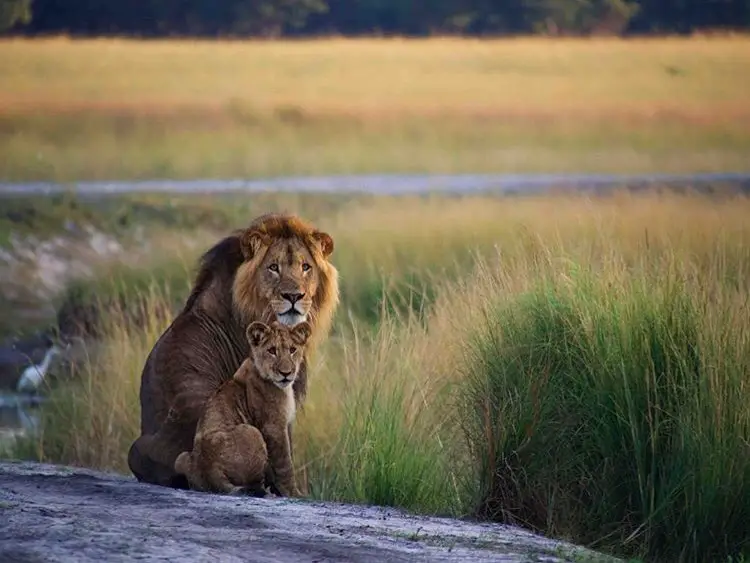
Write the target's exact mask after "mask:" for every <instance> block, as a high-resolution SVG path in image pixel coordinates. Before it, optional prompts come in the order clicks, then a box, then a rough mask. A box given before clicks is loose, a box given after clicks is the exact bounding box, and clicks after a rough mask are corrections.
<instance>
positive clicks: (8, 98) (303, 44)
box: [0, 37, 750, 181]
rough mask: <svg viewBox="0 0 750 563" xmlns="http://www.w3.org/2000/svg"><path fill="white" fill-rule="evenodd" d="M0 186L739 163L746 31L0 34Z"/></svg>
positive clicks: (748, 62)
mask: <svg viewBox="0 0 750 563" xmlns="http://www.w3.org/2000/svg"><path fill="white" fill-rule="evenodd" d="M0 53H1V54H2V56H0V74H2V76H3V77H4V82H3V84H4V87H3V91H2V92H1V93H0V108H2V110H0V178H2V179H6V180H18V181H21V180H39V179H53V180H62V181H65V180H81V179H113V178H117V179H125V178H158V177H169V178H195V177H237V176H242V177H266V176H278V175H287V174H336V173H358V172H531V171H547V172H565V171H567V172H584V171H591V172H596V171H599V172H607V171H609V172H649V171H655V172H708V171H726V170H746V169H747V164H746V163H747V159H748V155H749V154H750V135H748V133H747V131H748V130H749V129H750V128H749V127H748V125H749V124H750V111H749V110H748V106H747V102H746V99H745V98H746V92H747V79H746V78H745V77H746V76H747V75H748V74H749V73H750V40H748V38H746V37H734V38H712V39H709V38H691V39H675V38H672V39H649V40H629V41H620V40H612V39H593V40H574V39H562V40H560V39H557V40H552V39H543V38H534V39H512V40H494V41H477V40H460V39H431V40H322V41H297V42H207V41H203V42H201V41H198V42H188V41H148V42H145V41H144V42H138V41H124V40H91V41H70V40H65V39H52V40H36V41H24V40H5V41H0Z"/></svg>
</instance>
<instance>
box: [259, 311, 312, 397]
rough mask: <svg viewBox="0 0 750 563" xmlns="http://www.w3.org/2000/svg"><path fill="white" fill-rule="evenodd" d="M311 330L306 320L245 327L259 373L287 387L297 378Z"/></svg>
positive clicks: (276, 383) (280, 387) (271, 381)
mask: <svg viewBox="0 0 750 563" xmlns="http://www.w3.org/2000/svg"><path fill="white" fill-rule="evenodd" d="M311 333H312V328H311V327H310V324H309V323H307V322H301V323H299V324H297V325H295V326H293V327H290V326H288V325H284V324H281V323H279V322H277V321H275V322H273V323H271V326H268V325H266V324H264V323H262V322H257V321H256V322H254V323H251V324H250V326H248V327H247V340H248V342H249V343H250V357H251V358H252V360H253V363H254V364H255V367H256V369H257V370H258V373H259V374H260V376H261V377H262V378H263V379H265V380H266V381H269V382H270V383H273V384H274V385H276V387H278V388H279V389H286V388H287V387H289V386H290V385H292V383H294V380H295V379H296V377H297V373H298V372H299V367H300V365H301V364H302V360H303V358H304V347H305V344H307V340H308V338H310V334H311Z"/></svg>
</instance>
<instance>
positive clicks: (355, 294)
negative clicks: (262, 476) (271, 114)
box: [35, 193, 750, 561]
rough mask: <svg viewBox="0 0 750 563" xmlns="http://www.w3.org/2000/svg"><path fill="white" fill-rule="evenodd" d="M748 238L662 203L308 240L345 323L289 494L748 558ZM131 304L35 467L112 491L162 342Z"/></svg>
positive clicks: (381, 206) (690, 557)
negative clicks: (65, 469)
mask: <svg viewBox="0 0 750 563" xmlns="http://www.w3.org/2000/svg"><path fill="white" fill-rule="evenodd" d="M749 215H750V201H749V200H748V199H747V198H743V197H715V198H709V197H706V196H698V195H675V194H668V193H661V194H658V193H656V194H641V195H628V194H617V195H615V196H614V197H595V198H586V197H583V196H576V197H562V196H547V197H538V198H523V199H521V198H512V199H491V198H476V199H475V198H466V199H438V198H434V199H428V200H425V199H417V198H414V199H409V198H400V199H397V200H391V201H382V202H369V203H367V204H363V203H358V202H353V203H351V204H350V205H349V206H347V207H346V208H344V209H341V210H340V211H338V212H337V213H336V214H335V215H334V216H332V217H329V219H328V220H327V221H326V222H325V223H324V224H325V226H326V228H327V230H329V232H331V233H332V234H333V236H334V239H335V240H336V252H335V257H336V260H337V262H336V263H337V265H338V266H339V267H340V269H341V272H342V281H343V282H344V300H343V302H342V306H341V309H340V311H339V315H338V317H337V323H336V330H335V331H334V334H333V336H332V337H331V338H330V339H329V341H328V342H327V343H326V344H325V345H324V346H323V347H321V349H320V350H319V351H318V353H317V354H318V355H317V356H316V358H315V363H314V369H313V374H312V380H311V385H310V394H309V397H308V400H307V402H306V404H305V407H304V409H303V410H302V411H301V412H300V413H299V415H298V419H297V422H296V423H295V431H294V432H295V463H296V466H297V470H298V475H299V478H300V480H301V481H302V486H303V489H305V490H306V491H307V493H308V494H309V495H310V496H312V497H315V498H321V499H335V500H343V501H354V502H368V503H377V504H386V505H395V506H402V507H406V508H409V509H411V510H415V511H420V512H428V513H440V514H453V515H477V516H480V517H484V518H490V519H493V520H501V521H506V522H513V523H516V524H521V525H523V526H527V527H530V528H532V529H535V530H539V531H542V532H544V533H546V534H549V535H551V536H556V537H564V538H568V539H571V540H573V541H576V542H578V543H582V544H586V545H589V546H593V547H596V548H598V549H601V550H605V551H609V552H612V553H616V554H619V555H625V556H637V557H642V558H645V559H647V560H649V561H707V560H726V558H727V557H729V556H736V557H739V556H742V555H743V554H744V556H745V557H747V556H748V555H750V533H749V532H748V528H747V524H746V523H747V522H748V521H750V513H749V512H748V511H749V510H750V508H749V507H750V450H748V444H749V443H750V408H749V407H748V406H747V401H746V396H747V390H748V385H750V383H749V380H748V377H750V373H749V372H748V370H749V369H750V367H749V366H750V320H749V319H750V302H749V295H750V286H749V285H748V280H749V279H750V224H748V222H747V220H746V218H747V217H748V216H749ZM414 279H419V280H420V283H412V282H413V280H414ZM405 280H406V281H405ZM410 284H411V286H412V289H413V290H411V289H410V290H409V291H406V292H405V291H404V288H405V287H406V288H408V287H410ZM421 288H427V291H426V292H425V291H422V289H421ZM394 292H395V296H394ZM409 292H410V293H409ZM376 295H377V296H384V297H385V301H383V300H382V299H378V298H376V297H375V296H376ZM405 295H407V296H409V299H411V300H412V301H408V300H407V301H406V303H408V304H409V306H408V307H404V306H403V304H404V301H403V299H404V296H405ZM392 298H393V299H392ZM145 302H146V306H147V310H148V311H152V312H153V313H154V314H151V315H148V317H149V318H151V319H157V321H155V322H150V323H147V326H146V327H145V328H144V329H141V328H139V327H136V326H133V325H129V324H128V323H127V322H123V321H122V318H123V317H122V315H121V314H120V313H119V312H118V311H116V310H115V311H113V312H112V314H111V315H110V316H109V317H107V319H108V323H107V326H108V327H110V328H109V329H108V330H106V331H105V338H104V340H103V341H101V342H100V344H99V346H98V347H97V348H96V349H95V350H92V353H91V357H90V360H89V361H88V362H84V363H83V364H82V365H80V366H79V367H78V368H77V369H78V371H77V377H76V379H75V380H74V381H72V382H71V383H70V384H65V385H61V386H60V387H59V389H57V390H55V391H53V394H52V397H53V400H52V404H51V405H50V407H49V408H48V409H46V410H45V418H46V420H45V426H44V428H45V431H44V434H42V435H41V436H40V438H39V439H37V441H36V450H37V451H36V452H35V454H36V455H38V456H41V457H43V458H45V459H50V460H54V461H65V462H73V463H82V464H88V465H93V466H96V467H107V468H113V469H117V470H121V471H126V467H125V453H126V451H127V446H128V444H129V440H130V439H132V438H133V437H135V435H136V433H137V427H138V403H137V400H136V397H137V389H138V384H139V376H140V369H141V367H142V365H143V361H144V360H145V356H146V354H147V353H148V350H149V348H150V346H151V345H152V343H153V342H154V340H155V339H156V336H157V335H158V333H159V330H160V329H161V328H163V326H164V324H163V322H162V321H161V320H158V319H160V318H161V317H159V315H157V314H156V313H157V312H158V311H159V308H160V307H162V305H163V304H164V303H165V302H166V300H165V298H164V297H160V296H159V295H158V294H154V293H151V294H149V295H148V296H147V298H146V300H145ZM362 302H365V303H367V307H366V308H364V309H362V308H360V307H362ZM389 303H390V304H389ZM415 303H417V304H415ZM63 429H64V430H63Z"/></svg>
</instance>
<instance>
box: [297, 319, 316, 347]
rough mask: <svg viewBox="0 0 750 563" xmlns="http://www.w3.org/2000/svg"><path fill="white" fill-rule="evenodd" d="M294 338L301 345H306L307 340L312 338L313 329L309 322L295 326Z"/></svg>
mask: <svg viewBox="0 0 750 563" xmlns="http://www.w3.org/2000/svg"><path fill="white" fill-rule="evenodd" d="M292 336H293V337H294V338H295V339H296V340H297V342H298V343H299V344H302V345H304V344H306V343H307V339H308V338H310V336H312V327H311V326H310V323H308V322H307V321H303V322H301V323H298V324H296V325H294V328H293V329H292Z"/></svg>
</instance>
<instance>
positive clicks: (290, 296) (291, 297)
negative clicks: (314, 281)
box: [281, 293, 305, 305]
mask: <svg viewBox="0 0 750 563" xmlns="http://www.w3.org/2000/svg"><path fill="white" fill-rule="evenodd" d="M281 296H282V297H283V298H284V299H286V300H287V301H289V303H291V304H292V305H294V304H295V303H296V302H297V301H299V300H300V299H302V298H303V297H304V296H305V294H304V293H282V294H281Z"/></svg>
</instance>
